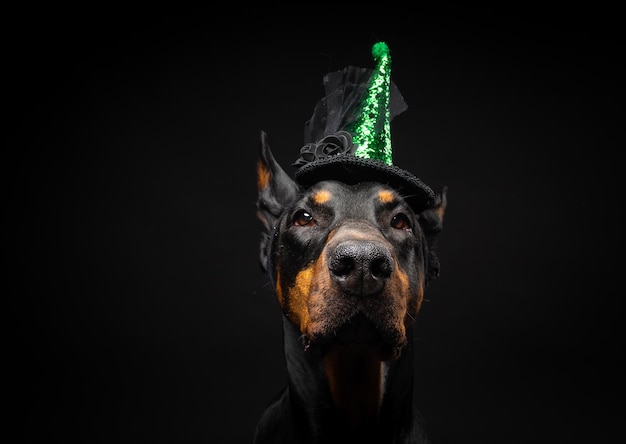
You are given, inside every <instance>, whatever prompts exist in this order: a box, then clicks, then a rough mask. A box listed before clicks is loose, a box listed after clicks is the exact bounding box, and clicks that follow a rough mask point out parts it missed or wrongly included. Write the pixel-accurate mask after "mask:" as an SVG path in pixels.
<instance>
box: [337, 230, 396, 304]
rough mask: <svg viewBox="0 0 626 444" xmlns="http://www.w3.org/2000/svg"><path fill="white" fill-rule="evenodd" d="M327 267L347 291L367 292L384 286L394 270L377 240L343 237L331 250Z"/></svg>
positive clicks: (391, 261)
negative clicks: (356, 239)
mask: <svg viewBox="0 0 626 444" xmlns="http://www.w3.org/2000/svg"><path fill="white" fill-rule="evenodd" d="M328 269H329V270H330V275H331V277H332V278H333V280H334V281H335V282H336V283H337V284H338V285H339V287H340V288H341V289H342V290H343V291H345V292H346V293H349V294H355V295H360V296H369V295H374V294H377V293H379V292H380V291H381V290H382V289H383V287H384V286H385V281H386V280H387V278H389V276H391V271H392V270H393V258H392V257H391V253H390V252H389V250H388V249H387V248H385V247H384V246H382V245H380V244H378V243H376V242H363V241H345V242H342V243H340V244H339V245H337V246H336V247H335V249H334V250H333V251H332V253H331V256H330V260H329V265H328Z"/></svg>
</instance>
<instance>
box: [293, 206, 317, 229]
mask: <svg viewBox="0 0 626 444" xmlns="http://www.w3.org/2000/svg"><path fill="white" fill-rule="evenodd" d="M312 222H313V216H311V213H309V212H307V211H304V210H299V211H297V212H296V214H294V215H293V224H294V225H297V226H299V227H304V226H306V225H310V224H311V223H312Z"/></svg>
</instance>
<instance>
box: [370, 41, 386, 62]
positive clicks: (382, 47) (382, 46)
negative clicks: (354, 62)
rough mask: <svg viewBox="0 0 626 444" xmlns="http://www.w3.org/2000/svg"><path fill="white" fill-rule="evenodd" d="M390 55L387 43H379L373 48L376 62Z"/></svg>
mask: <svg viewBox="0 0 626 444" xmlns="http://www.w3.org/2000/svg"><path fill="white" fill-rule="evenodd" d="M387 55H389V47H388V46H387V44H386V43H385V42H378V43H375V44H374V46H372V56H373V57H374V60H378V59H379V58H381V57H384V56H387Z"/></svg>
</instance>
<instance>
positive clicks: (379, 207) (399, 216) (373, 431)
mask: <svg viewBox="0 0 626 444" xmlns="http://www.w3.org/2000/svg"><path fill="white" fill-rule="evenodd" d="M260 145H261V147H260V155H259V160H258V200H257V215H258V217H259V219H260V220H261V222H262V224H263V227H264V231H263V235H262V238H261V246H260V262H261V267H262V269H263V271H265V272H266V273H267V274H268V276H269V277H270V280H271V282H272V285H273V287H274V289H275V292H276V296H277V301H278V305H279V306H280V309H281V310H282V312H283V314H284V316H283V331H284V354H285V361H286V366H287V372H288V383H287V387H286V388H285V390H284V391H282V392H281V393H280V394H279V395H278V396H277V398H276V399H274V400H273V401H272V402H271V403H270V404H269V406H268V408H267V409H266V410H265V412H264V413H263V415H262V417H261V419H260V421H259V423H258V425H257V428H256V431H255V436H254V441H253V442H254V443H255V444H262V443H290V444H298V443H352V442H355V443H356V442H359V443H370V442H371V443H374V442H375V443H379V444H380V443H402V444H406V443H428V442H429V440H428V437H427V434H426V431H425V425H424V421H423V420H422V418H421V416H420V414H419V412H418V411H417V410H416V408H415V406H414V399H413V379H414V375H413V359H414V358H413V353H412V327H413V325H414V322H415V318H416V315H417V313H418V312H419V310H420V306H421V304H422V301H423V299H424V291H425V287H426V286H427V284H428V283H429V281H430V280H431V279H433V278H435V277H437V276H438V274H439V261H438V258H437V256H436V254H435V252H434V242H435V239H436V238H437V235H438V234H439V232H440V230H441V227H442V222H443V216H444V212H445V208H446V202H447V198H446V191H447V190H446V188H445V187H444V188H443V190H442V191H441V192H440V193H437V194H436V197H435V200H434V204H433V205H432V206H431V207H429V208H427V209H425V210H423V211H421V212H419V213H414V211H413V210H412V209H411V207H410V206H409V205H407V203H406V201H405V199H404V198H403V196H402V195H401V194H399V192H398V191H397V190H395V189H394V188H391V187H390V186H387V185H386V184H384V183H380V182H360V183H355V184H347V183H343V182H340V181H336V180H323V181H321V182H318V183H315V184H313V185H312V186H310V187H308V188H305V187H303V186H302V185H300V184H298V183H297V182H296V181H294V180H293V179H292V178H291V177H290V176H289V175H288V174H287V173H286V172H285V171H284V170H283V169H282V168H281V166H280V165H279V164H278V163H277V161H276V160H275V158H274V156H273V154H272V152H271V150H270V147H269V143H268V139H267V135H266V134H265V133H264V132H261V144H260Z"/></svg>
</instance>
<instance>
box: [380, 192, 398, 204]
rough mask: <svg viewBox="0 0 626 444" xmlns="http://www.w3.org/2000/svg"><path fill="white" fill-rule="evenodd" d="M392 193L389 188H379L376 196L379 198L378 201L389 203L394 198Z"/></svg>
mask: <svg viewBox="0 0 626 444" xmlns="http://www.w3.org/2000/svg"><path fill="white" fill-rule="evenodd" d="M394 197H395V196H394V194H393V192H391V191H389V190H381V191H379V192H378V198H379V199H380V201H381V202H382V203H389V202H392V201H393V199H394Z"/></svg>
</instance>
